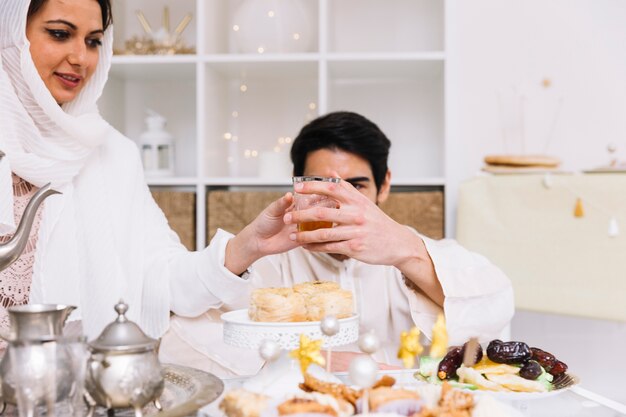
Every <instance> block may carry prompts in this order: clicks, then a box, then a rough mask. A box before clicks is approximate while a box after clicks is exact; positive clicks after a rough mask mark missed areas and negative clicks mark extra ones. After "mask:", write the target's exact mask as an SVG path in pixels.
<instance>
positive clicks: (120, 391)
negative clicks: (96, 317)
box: [85, 301, 165, 417]
mask: <svg viewBox="0 0 626 417" xmlns="http://www.w3.org/2000/svg"><path fill="white" fill-rule="evenodd" d="M127 310H128V305H127V304H125V303H124V302H123V301H120V302H119V303H117V304H116V305H115V311H116V312H117V314H118V316H117V319H116V320H115V321H114V322H112V323H110V324H109V325H107V326H106V327H105V328H104V330H103V331H102V333H101V334H100V336H98V338H97V339H95V340H93V341H91V342H89V344H88V349H89V352H90V355H89V360H88V362H87V374H86V378H85V389H86V394H85V397H86V398H85V399H86V401H87V403H88V404H89V412H88V416H93V414H94V411H95V406H96V405H100V406H103V407H106V408H107V411H108V413H109V415H112V414H113V411H114V409H116V408H133V409H134V410H135V417H142V416H143V413H142V408H143V407H144V406H145V405H146V404H148V403H149V402H151V401H153V402H154V405H155V407H156V408H157V409H158V410H161V404H160V403H159V397H160V396H161V394H162V393H163V388H164V385H165V381H164V379H163V373H162V369H161V364H160V363H159V359H158V352H157V350H158V345H159V341H158V340H155V339H152V338H150V337H148V336H146V334H145V333H144V332H143V331H142V330H141V329H140V328H139V326H138V325H137V324H136V323H134V322H132V321H130V320H128V319H127V318H126V316H125V314H126V311H127Z"/></svg>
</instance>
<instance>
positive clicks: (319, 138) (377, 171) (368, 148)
mask: <svg viewBox="0 0 626 417" xmlns="http://www.w3.org/2000/svg"><path fill="white" fill-rule="evenodd" d="M390 147H391V142H390V141H389V139H388V138H387V136H385V134H384V133H383V132H382V131H381V130H380V129H379V128H378V126H376V124H375V123H374V122H372V121H370V120H368V119H366V118H365V117H363V116H361V115H360V114H357V113H352V112H347V111H340V112H334V113H328V114H327V115H325V116H322V117H318V118H317V119H315V120H313V121H312V122H310V123H309V124H307V125H306V126H304V127H303V128H302V130H300V133H298V136H297V137H296V139H295V140H294V141H293V145H292V146H291V162H293V174H294V175H296V176H300V175H303V174H304V165H305V164H306V158H307V156H308V155H309V153H311V152H314V151H317V150H319V149H331V150H342V151H344V152H349V153H352V154H355V155H358V156H360V157H361V158H363V159H365V160H366V161H367V162H368V163H369V164H370V167H371V168H372V174H373V175H374V183H375V184H376V190H380V187H381V185H382V184H383V181H384V180H385V175H386V174H387V158H388V157H389V148H390Z"/></svg>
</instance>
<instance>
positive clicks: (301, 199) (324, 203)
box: [293, 176, 341, 232]
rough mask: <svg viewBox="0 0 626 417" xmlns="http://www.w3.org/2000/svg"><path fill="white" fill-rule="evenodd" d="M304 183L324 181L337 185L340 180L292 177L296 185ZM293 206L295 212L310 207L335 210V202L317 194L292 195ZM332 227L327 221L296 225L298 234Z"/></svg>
mask: <svg viewBox="0 0 626 417" xmlns="http://www.w3.org/2000/svg"><path fill="white" fill-rule="evenodd" d="M306 181H325V182H335V183H338V182H339V181H341V179H340V178H332V177H316V176H303V177H293V183H294V184H297V183H299V182H306ZM294 205H295V209H296V210H305V209H308V208H311V207H320V206H321V207H330V208H337V207H338V205H337V202H336V201H335V200H333V199H331V198H328V197H326V196H324V195H318V194H299V193H294ZM330 227H333V223H332V222H328V221H313V222H304V223H298V231H299V232H309V231H312V230H317V229H323V228H330Z"/></svg>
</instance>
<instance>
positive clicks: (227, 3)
mask: <svg viewBox="0 0 626 417" xmlns="http://www.w3.org/2000/svg"><path fill="white" fill-rule="evenodd" d="M203 14H204V21H205V26H204V38H203V43H204V51H203V53H208V54H223V53H230V54H241V53H248V54H250V53H253V54H258V55H259V56H262V55H263V54H266V53H272V52H286V53H302V52H314V51H318V50H319V47H318V45H319V43H318V26H319V23H318V16H319V12H318V1H315V0H274V1H272V2H268V1H262V0H213V1H207V2H206V3H204V11H203ZM235 26H237V27H236V28H235ZM235 29H236V30H235ZM259 48H261V49H259ZM259 51H261V52H259Z"/></svg>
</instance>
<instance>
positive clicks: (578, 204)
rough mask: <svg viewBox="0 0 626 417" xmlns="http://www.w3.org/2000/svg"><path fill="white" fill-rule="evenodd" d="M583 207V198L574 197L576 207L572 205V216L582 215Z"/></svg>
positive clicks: (583, 213) (583, 214) (583, 212)
mask: <svg viewBox="0 0 626 417" xmlns="http://www.w3.org/2000/svg"><path fill="white" fill-rule="evenodd" d="M584 216H585V209H584V208H583V200H582V199H581V198H577V199H576V207H574V217H584Z"/></svg>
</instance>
